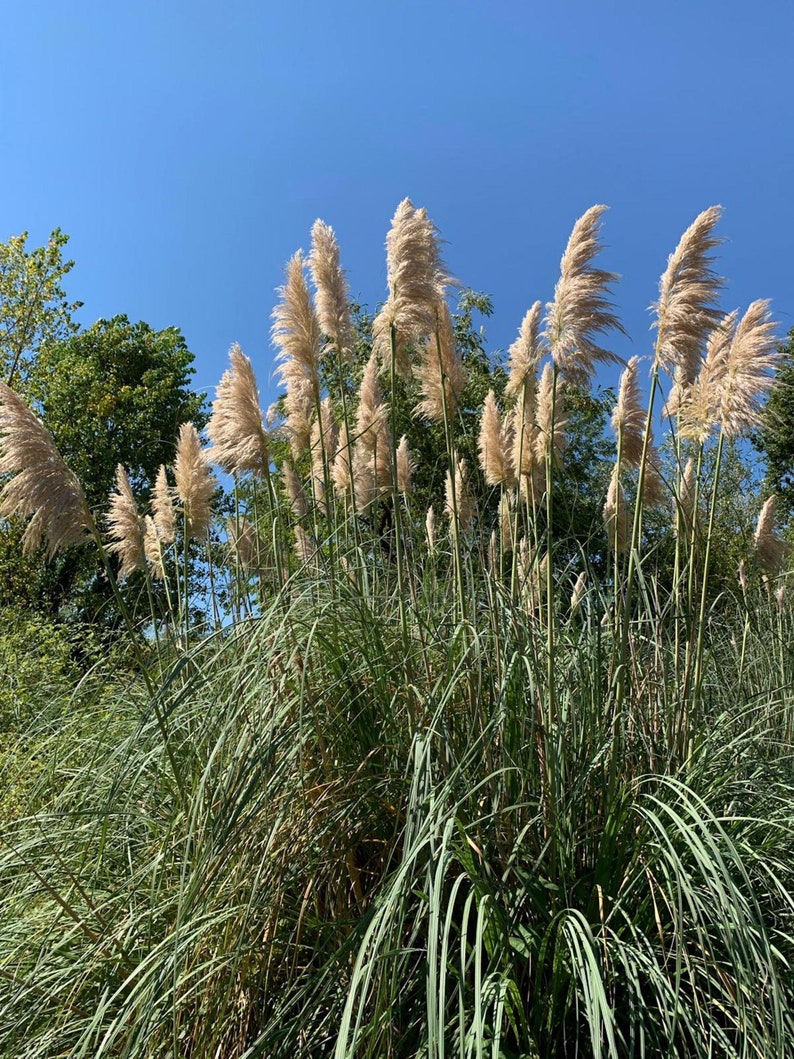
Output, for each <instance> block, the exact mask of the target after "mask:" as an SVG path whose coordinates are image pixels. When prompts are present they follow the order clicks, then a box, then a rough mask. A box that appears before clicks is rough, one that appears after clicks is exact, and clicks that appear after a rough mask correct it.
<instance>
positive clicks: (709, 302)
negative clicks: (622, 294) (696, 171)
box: [653, 206, 724, 412]
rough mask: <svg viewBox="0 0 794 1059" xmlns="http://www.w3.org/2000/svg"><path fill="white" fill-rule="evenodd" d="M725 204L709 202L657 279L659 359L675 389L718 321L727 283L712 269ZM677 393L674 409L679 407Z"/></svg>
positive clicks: (691, 376) (693, 368) (693, 371)
mask: <svg viewBox="0 0 794 1059" xmlns="http://www.w3.org/2000/svg"><path fill="white" fill-rule="evenodd" d="M721 214H722V208H721V207H720V206H710V207H709V209H707V210H704V211H703V213H701V214H699V215H698V216H697V217H696V218H695V220H694V221H693V222H692V224H690V226H689V227H688V228H687V230H686V231H685V232H684V234H683V235H682V236H681V239H680V241H679V243H678V246H677V247H676V248H675V250H674V251H673V253H672V254H671V255H670V257H669V258H668V260H667V268H666V269H665V271H664V274H663V275H662V278H661V280H660V281H659V300H658V301H657V302H656V303H655V305H654V306H653V308H654V309H655V311H656V320H655V322H654V326H655V327H656V329H657V339H656V361H657V363H658V364H659V365H660V366H661V367H663V368H664V369H665V371H667V372H668V373H669V374H670V375H672V376H673V378H674V379H675V383H676V389H677V391H685V390H686V389H687V387H689V386H691V385H692V383H693V382H694V380H695V377H696V375H697V372H698V365H699V362H700V356H701V351H702V350H703V348H704V346H705V343H706V339H707V337H708V335H709V332H710V331H711V330H712V329H713V328H714V327H715V326H716V325H717V324H718V322H719V319H720V312H719V309H718V307H717V302H718V299H719V294H720V290H721V289H722V287H723V285H724V280H723V279H721V278H720V277H719V276H718V275H717V274H716V273H715V272H714V270H713V268H712V265H713V262H714V258H713V256H712V250H714V249H715V247H717V246H719V244H720V242H721V241H722V240H721V239H719V238H718V237H717V236H715V235H714V228H715V227H716V225H717V222H718V221H719V219H720V216H721ZM677 403H678V402H677V397H676V395H673V398H672V400H671V410H672V412H675V411H676V405H677Z"/></svg>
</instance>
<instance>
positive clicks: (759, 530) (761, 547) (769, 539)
mask: <svg viewBox="0 0 794 1059" xmlns="http://www.w3.org/2000/svg"><path fill="white" fill-rule="evenodd" d="M776 507H777V497H776V496H775V494H774V493H773V494H772V496H770V497H769V499H768V500H767V501H766V503H765V504H764V506H763V507H762V508H761V513H760V514H759V516H758V522H757V524H756V528H755V535H754V536H753V543H754V545H755V557H756V560H757V562H758V566H759V567H760V569H761V570H762V572H763V573H764V574H765V575H766V576H767V577H769V578H773V577H777V575H778V574H779V573H780V570H781V568H782V566H783V562H784V560H785V558H786V553H787V551H788V549H787V547H786V544H785V541H782V540H781V539H780V537H778V535H777V532H776V528H775V514H776Z"/></svg>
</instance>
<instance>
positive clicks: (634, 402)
mask: <svg viewBox="0 0 794 1059" xmlns="http://www.w3.org/2000/svg"><path fill="white" fill-rule="evenodd" d="M639 366H640V358H639V357H632V358H631V360H630V361H629V362H628V364H627V365H626V369H625V371H624V372H623V374H622V375H621V377H620V389H619V391H618V400H617V404H616V405H615V410H614V412H613V413H612V429H613V430H614V431H615V433H616V434H617V435H618V438H619V445H620V459H621V462H622V463H623V464H624V465H625V466H627V467H639V465H640V461H641V459H642V443H643V439H644V437H645V420H646V415H645V411H644V409H643V407H642V399H641V395H640V382H639Z"/></svg>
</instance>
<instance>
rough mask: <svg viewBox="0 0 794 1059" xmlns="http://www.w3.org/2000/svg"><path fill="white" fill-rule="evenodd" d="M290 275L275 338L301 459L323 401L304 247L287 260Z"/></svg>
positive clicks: (281, 290) (295, 453) (290, 423)
mask: <svg viewBox="0 0 794 1059" xmlns="http://www.w3.org/2000/svg"><path fill="white" fill-rule="evenodd" d="M286 277H287V281H286V283H285V284H284V286H283V287H280V288H279V294H280V296H281V300H280V301H279V303H278V305H277V306H276V308H275V309H274V310H273V320H274V324H273V328H272V337H273V342H274V344H275V345H277V346H278V347H279V353H278V356H277V359H278V360H279V362H280V363H279V366H278V373H279V376H280V378H281V381H282V382H283V383H284V385H285V386H286V389H287V394H286V397H285V398H284V407H285V409H286V413H287V430H288V432H289V438H290V445H291V447H292V454H293V456H294V457H295V459H297V458H298V457H299V456H300V455H301V454H302V453H303V452H305V451H306V448H307V446H308V444H309V436H310V432H311V423H310V420H311V414H312V411H313V410H314V409H315V408H316V407H317V406H318V405H319V403H320V378H319V373H318V361H319V355H320V325H319V324H318V322H317V316H316V315H315V312H314V308H313V306H312V302H311V297H310V295H309V288H308V286H307V285H306V277H305V276H304V273H303V256H302V254H301V252H300V250H299V251H298V252H297V253H296V254H294V255H293V256H292V257H291V258H290V260H289V262H288V263H287V269H286Z"/></svg>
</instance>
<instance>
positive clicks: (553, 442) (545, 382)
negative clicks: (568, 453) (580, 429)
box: [535, 363, 568, 465]
mask: <svg viewBox="0 0 794 1059" xmlns="http://www.w3.org/2000/svg"><path fill="white" fill-rule="evenodd" d="M536 415H537V426H538V434H537V437H536V440H535V459H536V460H537V461H538V462H539V463H540V464H542V465H545V462H546V456H547V455H548V452H549V450H551V454H552V460H553V461H554V462H555V463H558V462H559V459H560V456H561V455H562V453H563V452H564V451H565V446H566V444H567V439H566V437H565V430H566V427H567V426H568V418H567V416H566V414H565V401H564V395H563V389H562V385H561V384H560V380H559V379H558V380H557V386H556V388H555V386H554V371H553V369H552V366H551V364H548V363H547V364H546V365H545V366H544V368H543V373H542V375H541V377H540V384H539V386H538V406H537V413H536ZM552 418H553V420H554V423H553V426H554V431H553V434H554V436H553V437H552Z"/></svg>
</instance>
